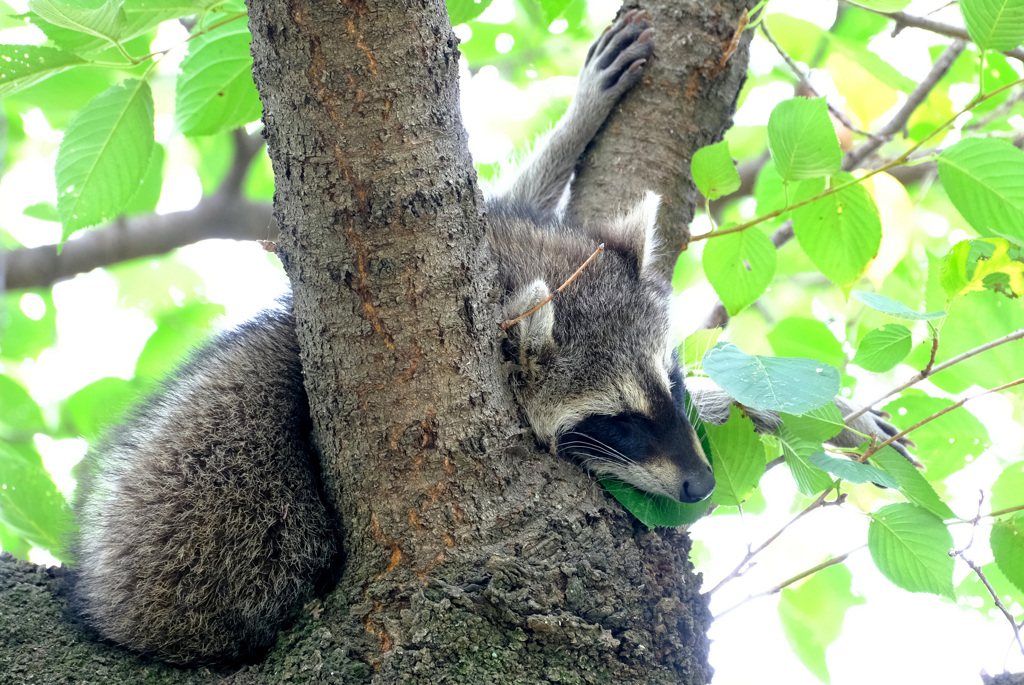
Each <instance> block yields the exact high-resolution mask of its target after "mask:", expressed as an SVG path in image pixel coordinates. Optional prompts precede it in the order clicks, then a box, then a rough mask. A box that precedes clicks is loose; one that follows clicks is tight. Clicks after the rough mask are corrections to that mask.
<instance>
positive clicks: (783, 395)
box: [704, 343, 839, 414]
mask: <svg viewBox="0 0 1024 685" xmlns="http://www.w3.org/2000/svg"><path fill="white" fill-rule="evenodd" d="M704 370H705V371H706V372H707V374H708V376H710V377H711V380H713V381H714V382H715V383H717V384H718V386H719V387H720V388H722V389H723V390H725V391H726V392H727V393H729V395H730V396H731V397H733V398H734V399H735V400H736V401H737V402H739V403H740V404H743V405H745V406H748V407H752V408H754V409H773V410H775V411H784V412H787V413H790V414H803V413H805V412H808V411H810V410H811V409H814V408H815V407H820V406H822V405H823V404H825V403H827V402H831V401H832V398H833V397H835V395H836V393H837V392H838V391H839V372H838V371H836V370H835V369H834V368H832V367H831V366H828V365H827V364H822V363H821V362H817V361H814V360H813V359H799V358H783V357H762V356H757V355H749V354H746V353H745V352H743V350H741V349H740V348H738V347H736V345H733V344H732V343H718V344H717V345H715V347H713V348H712V349H711V351H709V352H708V353H707V354H706V355H705V356H704Z"/></svg>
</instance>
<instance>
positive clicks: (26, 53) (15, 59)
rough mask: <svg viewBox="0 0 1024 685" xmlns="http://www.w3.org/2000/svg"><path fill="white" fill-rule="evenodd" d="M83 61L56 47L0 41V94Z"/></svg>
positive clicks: (10, 91) (37, 80)
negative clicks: (0, 42)
mask: <svg viewBox="0 0 1024 685" xmlns="http://www.w3.org/2000/svg"><path fill="white" fill-rule="evenodd" d="M84 63H85V60H83V59H82V58H81V57H79V56H77V55H73V54H71V53H70V52H64V51H63V50H58V49H56V48H47V47H41V46H36V45H0V98H3V97H7V96H8V95H10V94H11V93H13V92H15V91H18V90H21V89H22V88H27V87H28V86H31V85H32V84H33V83H37V82H39V81H42V80H43V79H44V78H46V77H48V76H53V75H54V74H57V73H60V72H62V71H64V70H65V69H67V68H68V67H73V66H75V65H77V64H84Z"/></svg>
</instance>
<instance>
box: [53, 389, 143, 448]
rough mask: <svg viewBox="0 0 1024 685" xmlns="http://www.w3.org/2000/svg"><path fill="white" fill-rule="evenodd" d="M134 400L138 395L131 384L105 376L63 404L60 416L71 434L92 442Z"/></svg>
mask: <svg viewBox="0 0 1024 685" xmlns="http://www.w3.org/2000/svg"><path fill="white" fill-rule="evenodd" d="M137 396H138V391H137V390H136V388H135V386H134V385H133V384H132V383H131V381H126V380H124V379H123V378H116V377H113V376H108V377H106V378H101V379H99V380H98V381H94V382H93V383H90V384H89V385H87V386H85V387H84V388H82V389H81V390H79V391H78V392H76V393H74V394H73V395H71V396H70V397H68V398H67V399H66V400H64V402H63V404H62V405H61V414H62V417H63V419H64V423H65V424H66V425H67V427H68V429H69V430H70V431H71V432H72V433H75V434H76V435H81V436H84V437H86V438H89V439H93V438H96V437H99V435H100V433H101V432H102V429H103V428H104V427H106V426H108V425H110V424H112V423H113V422H114V420H115V419H117V417H119V416H120V415H121V414H122V413H123V412H124V410H125V408H126V407H127V406H128V405H129V404H130V403H131V402H132V400H134V399H136V398H137Z"/></svg>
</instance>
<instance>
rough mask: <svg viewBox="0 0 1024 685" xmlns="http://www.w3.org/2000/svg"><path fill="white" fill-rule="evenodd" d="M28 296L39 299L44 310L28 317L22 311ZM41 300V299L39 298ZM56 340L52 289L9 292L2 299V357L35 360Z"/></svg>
mask: <svg viewBox="0 0 1024 685" xmlns="http://www.w3.org/2000/svg"><path fill="white" fill-rule="evenodd" d="M26 298H39V299H41V300H42V306H43V307H44V308H45V311H44V313H43V315H42V316H40V317H29V316H28V315H27V314H25V312H24V311H23V307H22V302H24V301H25V300H26ZM37 302H38V301H37ZM56 341H57V309H56V307H54V304H53V297H52V295H51V294H50V291H49V290H40V291H38V292H35V291H22V292H9V293H7V294H5V295H4V297H3V300H2V301H0V357H5V358H7V359H25V358H26V357H28V358H32V359H35V358H36V357H38V356H39V353H40V352H42V351H43V350H44V349H46V348H47V347H50V346H51V345H53V344H54V343H55V342H56Z"/></svg>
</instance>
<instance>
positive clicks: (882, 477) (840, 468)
mask: <svg viewBox="0 0 1024 685" xmlns="http://www.w3.org/2000/svg"><path fill="white" fill-rule="evenodd" d="M808 461H810V462H811V463H812V464H814V465H815V466H817V467H818V468H819V469H821V470H822V471H827V472H828V473H831V474H832V475H833V476H835V477H837V478H842V479H843V480H845V481H847V482H848V483H855V484H857V485H863V484H865V483H874V484H875V485H882V486H884V487H887V488H892V489H893V490H895V489H896V488H898V487H899V486H900V484H899V482H898V481H897V480H896V479H895V478H893V477H892V476H890V475H889V474H888V473H886V472H885V471H883V470H882V469H877V468H875V467H874V466H871V465H870V464H861V463H860V462H856V461H853V460H850V459H844V458H839V457H832V456H829V455H827V454H825V453H824V452H815V453H814V454H812V455H811V456H810V458H809V459H808Z"/></svg>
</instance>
